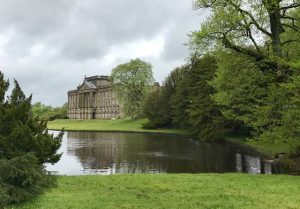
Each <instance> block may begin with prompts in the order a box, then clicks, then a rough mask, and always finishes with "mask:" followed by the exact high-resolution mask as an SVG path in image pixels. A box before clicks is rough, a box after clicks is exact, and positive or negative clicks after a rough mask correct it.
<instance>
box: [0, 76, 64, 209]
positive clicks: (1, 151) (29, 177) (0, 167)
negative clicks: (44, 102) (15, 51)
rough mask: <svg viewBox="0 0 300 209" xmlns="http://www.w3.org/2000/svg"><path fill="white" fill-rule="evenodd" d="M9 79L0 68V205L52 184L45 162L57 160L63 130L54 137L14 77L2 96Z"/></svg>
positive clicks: (24, 197) (29, 195)
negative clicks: (36, 113) (34, 110)
mask: <svg viewBox="0 0 300 209" xmlns="http://www.w3.org/2000/svg"><path fill="white" fill-rule="evenodd" d="M8 87H9V83H8V81H5V80H4V78H3V74H1V72H0V208H3V207H4V206H5V205H6V204H11V203H19V202H21V201H24V200H27V199H29V198H31V197H33V196H35V195H37V194H40V193H41V192H42V191H43V190H44V189H46V188H48V187H49V186H51V185H53V183H54V178H53V176H52V175H50V173H48V172H47V171H46V170H45V168H44V166H43V165H44V163H56V162H57V161H58V160H59V159H60V157H61V154H58V153H57V150H58V149H59V147H60V145H61V139H62V136H63V132H61V133H60V134H59V135H58V136H56V137H54V136H53V135H52V134H49V133H48V130H47V122H46V121H43V120H39V118H38V117H34V116H33V114H32V106H31V96H30V97H26V96H25V94H24V93H23V91H22V90H21V88H20V86H19V84H18V82H17V81H15V87H14V89H13V90H12V93H11V95H10V96H9V97H8V98H7V100H5V94H6V91H7V90H8Z"/></svg>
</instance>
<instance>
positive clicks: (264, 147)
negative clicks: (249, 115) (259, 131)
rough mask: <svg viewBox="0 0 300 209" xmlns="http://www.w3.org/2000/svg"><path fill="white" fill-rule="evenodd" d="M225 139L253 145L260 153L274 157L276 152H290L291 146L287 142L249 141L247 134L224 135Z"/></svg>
mask: <svg viewBox="0 0 300 209" xmlns="http://www.w3.org/2000/svg"><path fill="white" fill-rule="evenodd" d="M226 139H227V140H229V141H232V142H236V143H240V144H244V145H247V146H251V147H254V148H255V149H256V150H258V151H259V152H261V153H265V154H266V155H269V156H271V157H274V156H275V154H277V153H290V152H291V150H292V147H291V145H290V144H287V143H283V142H282V143H271V142H260V141H251V140H249V139H248V138H247V136H233V135H229V136H226Z"/></svg>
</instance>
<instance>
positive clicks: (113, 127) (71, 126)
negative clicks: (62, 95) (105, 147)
mask: <svg viewBox="0 0 300 209" xmlns="http://www.w3.org/2000/svg"><path fill="white" fill-rule="evenodd" d="M146 122H147V119H139V120H126V119H118V120H72V119H67V120H54V121H49V122H48V128H49V129H52V130H61V129H62V128H65V130H72V131H127V132H159V133H175V134H183V135H188V132H187V131H185V130H179V129H153V130H152V129H151V130H149V129H143V128H142V125H143V124H144V123H146Z"/></svg>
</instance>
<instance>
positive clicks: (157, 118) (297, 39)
mask: <svg viewBox="0 0 300 209" xmlns="http://www.w3.org/2000/svg"><path fill="white" fill-rule="evenodd" d="M193 3H194V7H195V8H196V9H209V10H210V12H211V14H210V16H209V17H208V18H207V20H206V21H205V22H204V23H202V25H201V28H200V30H198V31H194V32H193V33H191V34H190V35H189V36H190V39H189V47H190V56H189V57H188V58H187V62H186V64H184V65H183V66H179V67H177V68H175V69H174V70H173V71H172V72H171V73H170V74H169V75H168V76H167V77H166V78H165V80H164V81H163V84H162V86H161V87H160V88H155V87H153V77H152V68H151V65H149V64H148V65H147V67H146V68H142V67H139V66H138V65H132V66H130V65H131V64H133V63H134V62H136V61H137V60H131V61H130V62H129V63H127V64H128V65H127V66H126V68H125V67H124V66H118V67H116V68H115V69H114V70H113V75H112V77H113V81H114V84H115V85H116V86H118V88H117V90H119V91H121V92H124V91H122V89H123V86H126V85H128V83H127V84H126V85H125V82H128V81H130V82H131V81H132V82H137V80H139V81H140V83H139V84H143V85H144V86H138V87H137V88H136V89H135V90H136V91H138V92H139V96H138V97H135V95H137V93H134V94H132V95H131V96H133V98H131V100H132V101H134V103H133V102H128V101H129V100H127V101H125V100H124V101H125V104H124V105H125V107H130V106H131V105H134V106H139V107H138V108H135V109H139V111H134V110H133V109H132V110H131V113H130V111H128V112H127V115H129V116H132V117H138V116H140V117H143V116H146V117H147V118H148V119H149V122H148V123H147V124H145V125H144V127H145V128H168V127H175V128H184V129H189V130H191V131H192V132H193V133H194V135H195V136H197V137H198V138H199V139H200V140H218V139H223V138H224V137H225V135H227V134H242V135H244V136H246V137H248V138H250V139H251V140H254V141H261V142H264V141H265V142H268V143H273V144H276V143H286V144H289V145H290V146H291V147H292V150H291V151H292V153H294V154H299V152H300V146H299V144H300V139H299V138H300V71H299V70H300V32H299V28H300V24H299V20H300V19H299V18H300V8H299V7H300V2H299V1H296V0H294V1H281V0H271V1H260V0H257V1H256V0H255V1H250V2H249V1H243V0H238V1H237V0H215V1H209V0H196V1H194V2H193ZM139 61H140V62H143V61H141V60H139ZM145 66H146V65H145ZM120 69H122V70H124V72H123V75H122V78H123V79H125V80H123V81H122V82H123V83H122V82H120V79H119V77H117V76H116V75H117V74H118V72H117V71H118V70H120ZM133 71H134V72H137V71H139V73H140V74H142V75H143V76H139V78H142V79H137V80H135V78H137V77H135V76H134V75H133V74H132V72H133ZM143 73H144V74H143ZM120 75H121V74H120ZM145 78H147V79H145ZM129 84H130V83H129ZM145 84H146V85H145ZM129 86H130V85H129ZM131 87H133V86H131ZM144 87H145V88H144ZM125 88H126V89H129V91H127V93H126V95H130V92H131V91H130V88H129V87H125ZM141 110H142V111H141Z"/></svg>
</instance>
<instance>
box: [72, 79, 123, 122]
mask: <svg viewBox="0 0 300 209" xmlns="http://www.w3.org/2000/svg"><path fill="white" fill-rule="evenodd" d="M121 116H122V105H121V104H120V102H119V100H118V98H117V93H116V92H115V91H114V90H113V88H112V83H111V81H110V78H109V76H92V77H88V78H85V79H84V81H83V83H82V84H81V85H79V86H78V87H77V89H76V90H71V91H68V117H69V118H70V119H113V118H120V117H121Z"/></svg>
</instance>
